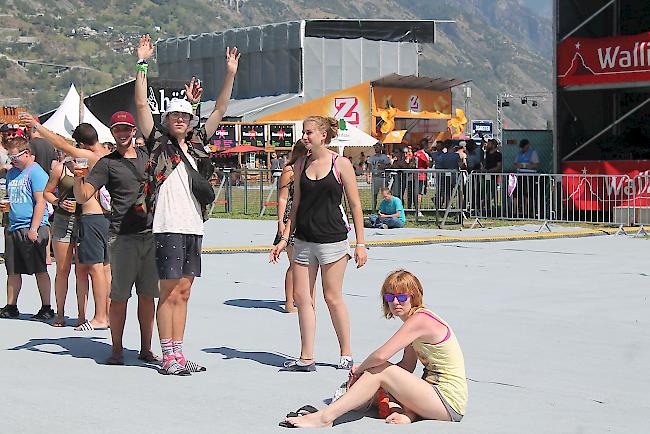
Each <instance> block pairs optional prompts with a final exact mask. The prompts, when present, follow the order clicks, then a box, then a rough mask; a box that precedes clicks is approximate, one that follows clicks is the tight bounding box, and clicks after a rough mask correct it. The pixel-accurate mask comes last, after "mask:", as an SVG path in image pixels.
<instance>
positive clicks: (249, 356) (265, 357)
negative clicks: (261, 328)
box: [202, 347, 293, 368]
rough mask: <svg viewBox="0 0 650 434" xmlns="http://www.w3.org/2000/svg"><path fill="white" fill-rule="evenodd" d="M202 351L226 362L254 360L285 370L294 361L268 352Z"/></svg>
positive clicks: (221, 348) (218, 349) (215, 349)
mask: <svg viewBox="0 0 650 434" xmlns="http://www.w3.org/2000/svg"><path fill="white" fill-rule="evenodd" d="M202 351H204V352H206V353H210V354H221V355H222V356H223V358H224V359H226V360H229V359H244V360H252V361H254V362H257V363H259V364H261V365H267V366H275V367H276V368H283V367H284V362H287V361H289V360H293V359H292V358H291V357H288V356H285V355H284V354H278V353H268V352H266V351H239V350H236V349H234V348H228V347H219V348H204V349H203V350H202Z"/></svg>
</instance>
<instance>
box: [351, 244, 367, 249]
mask: <svg viewBox="0 0 650 434" xmlns="http://www.w3.org/2000/svg"><path fill="white" fill-rule="evenodd" d="M354 247H355V248H357V247H363V248H364V249H365V248H366V245H365V244H363V243H357V245H356V246H354Z"/></svg>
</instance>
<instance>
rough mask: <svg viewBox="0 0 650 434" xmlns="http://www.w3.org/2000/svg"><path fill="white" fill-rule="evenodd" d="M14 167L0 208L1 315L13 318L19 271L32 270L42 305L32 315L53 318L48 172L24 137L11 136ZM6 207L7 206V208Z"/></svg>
mask: <svg viewBox="0 0 650 434" xmlns="http://www.w3.org/2000/svg"><path fill="white" fill-rule="evenodd" d="M6 148H7V154H8V155H9V159H10V160H11V164H12V165H13V168H12V169H10V170H9V172H7V197H8V200H7V199H4V200H3V201H2V212H3V213H4V212H7V211H9V226H8V227H7V228H6V230H5V255H4V263H5V266H6V267H7V305H6V306H5V307H3V308H2V309H0V318H16V317H18V315H19V314H20V312H19V311H18V294H19V293H20V289H21V287H22V282H23V280H22V275H23V274H29V275H32V274H34V275H35V276H36V285H37V286H38V292H39V294H40V296H41V304H42V307H41V309H40V310H39V311H38V313H37V314H36V315H34V316H32V317H31V319H34V320H39V321H47V320H50V319H52V318H54V311H53V310H52V306H51V305H50V297H51V294H50V292H51V282H50V275H49V274H48V273H47V263H46V260H47V253H46V251H45V250H46V248H47V245H48V240H49V232H48V230H47V223H48V221H47V218H48V214H47V211H46V201H45V197H44V196H43V190H45V185H46V184H47V178H48V176H47V173H45V171H44V170H43V168H42V167H41V166H39V165H38V163H36V161H35V159H34V156H33V155H32V153H31V150H30V149H29V145H28V143H27V140H26V139H25V138H24V137H13V138H11V139H9V140H8V141H7V143H6ZM7 208H8V209H7Z"/></svg>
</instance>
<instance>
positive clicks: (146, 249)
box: [108, 234, 159, 301]
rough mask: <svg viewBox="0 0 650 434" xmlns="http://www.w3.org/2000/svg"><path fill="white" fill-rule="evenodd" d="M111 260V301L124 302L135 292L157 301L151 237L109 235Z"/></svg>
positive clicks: (153, 248) (153, 247) (156, 276)
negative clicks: (154, 298) (132, 290)
mask: <svg viewBox="0 0 650 434" xmlns="http://www.w3.org/2000/svg"><path fill="white" fill-rule="evenodd" d="M108 246H109V250H110V254H109V256H110V258H111V274H112V276H113V277H112V281H111V299H112V300H116V301H126V300H128V299H129V298H130V297H131V289H132V288H133V285H134V284H135V292H136V293H137V294H138V295H143V296H147V297H158V296H159V292H158V271H157V270H156V246H155V244H154V239H153V234H129V235H112V236H111V238H110V240H109V242H108Z"/></svg>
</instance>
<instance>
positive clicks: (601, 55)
mask: <svg viewBox="0 0 650 434" xmlns="http://www.w3.org/2000/svg"><path fill="white" fill-rule="evenodd" d="M557 74H558V75H557V80H558V84H559V85H560V86H580V85H588V84H604V83H628V82H638V81H650V32H648V33H641V34H639V35H630V36H615V37H611V38H567V39H566V40H564V41H562V43H560V44H559V45H558V47H557Z"/></svg>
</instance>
